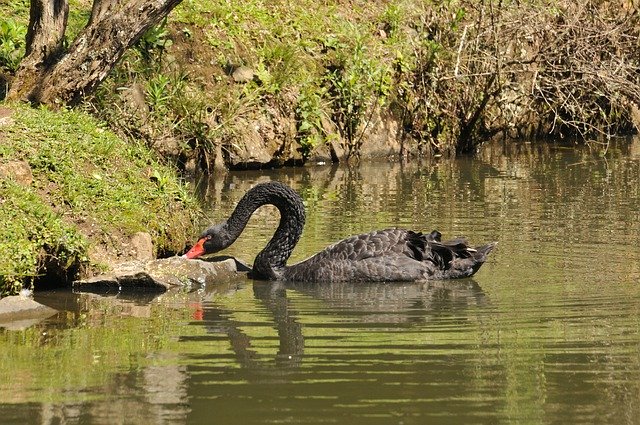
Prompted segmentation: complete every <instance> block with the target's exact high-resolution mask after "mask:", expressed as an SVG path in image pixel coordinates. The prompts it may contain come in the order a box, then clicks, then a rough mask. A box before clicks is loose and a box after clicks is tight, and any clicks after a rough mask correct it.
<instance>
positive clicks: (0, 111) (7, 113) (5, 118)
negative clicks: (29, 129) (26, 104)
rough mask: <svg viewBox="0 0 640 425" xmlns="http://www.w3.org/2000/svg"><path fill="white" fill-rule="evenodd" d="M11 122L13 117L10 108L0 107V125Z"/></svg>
mask: <svg viewBox="0 0 640 425" xmlns="http://www.w3.org/2000/svg"><path fill="white" fill-rule="evenodd" d="M13 122H14V121H13V118H11V109H9V108H4V107H0V127H2V126H4V125H11V124H13Z"/></svg>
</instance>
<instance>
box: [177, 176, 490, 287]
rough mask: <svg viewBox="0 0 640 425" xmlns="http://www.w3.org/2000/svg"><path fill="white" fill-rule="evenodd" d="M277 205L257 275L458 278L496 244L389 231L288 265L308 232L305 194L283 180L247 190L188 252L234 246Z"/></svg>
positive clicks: (375, 279)
mask: <svg viewBox="0 0 640 425" xmlns="http://www.w3.org/2000/svg"><path fill="white" fill-rule="evenodd" d="M266 204H271V205H275V206H276V207H277V208H278V210H279V211H280V224H279V226H278V229H277V230H276V232H275V233H274V235H273V237H272V238H271V240H270V241H269V242H268V243H267V245H266V247H265V248H264V249H263V250H262V251H260V253H259V254H258V255H257V256H256V259H255V262H254V265H253V273H252V277H254V278H257V279H265V280H280V281H291V282H347V281H348V282H386V281H423V280H428V279H453V278H462V277H469V276H472V275H473V274H474V273H475V272H477V271H478V269H479V268H480V266H482V264H483V263H484V262H485V261H486V259H487V254H489V252H491V250H492V249H493V248H494V246H495V243H489V244H486V245H483V246H479V247H475V248H471V247H469V246H468V244H467V242H466V241H465V240H464V239H453V240H450V241H444V242H443V241H441V235H440V232H437V231H433V232H431V233H429V234H423V233H420V232H414V231H411V230H404V229H385V230H378V231H373V232H370V233H364V234H361V235H356V236H351V237H349V238H347V239H344V240H342V241H340V242H337V243H335V244H333V245H331V246H329V247H327V248H326V249H324V250H323V251H320V252H319V253H317V254H315V255H313V256H312V257H310V258H308V259H306V260H304V261H301V262H300V263H297V264H294V265H291V266H287V265H286V262H287V260H288V259H289V257H290V256H291V252H292V251H293V248H294V247H295V245H296V244H297V243H298V240H299V239H300V235H301V234H302V230H303V228H304V221H305V213H304V205H303V203H302V199H301V198H300V196H299V195H298V194H297V193H296V192H295V191H294V190H293V189H291V188H290V187H289V186H287V185H285V184H283V183H279V182H268V183H261V184H258V185H256V186H254V187H253V188H252V189H250V190H249V191H247V193H246V194H245V195H244V197H243V198H242V199H241V200H240V202H238V205H237V206H236V208H235V210H234V211H233V213H232V214H231V216H230V217H229V218H228V219H227V220H226V221H224V222H222V223H219V224H216V225H214V226H211V227H209V228H208V229H206V230H205V231H204V232H203V233H202V235H201V236H200V238H199V240H198V242H197V243H196V244H195V245H194V246H193V247H192V248H191V249H190V250H189V251H188V252H187V253H186V254H185V256H186V257H187V258H197V257H199V256H201V255H204V254H209V253H213V252H218V251H220V250H222V249H224V248H226V247H228V246H230V245H231V244H232V243H233V242H235V240H236V239H237V238H238V236H240V234H241V233H242V231H243V230H244V228H245V226H246V225H247V222H248V221H249V218H250V217H251V215H252V214H253V212H254V211H255V210H256V209H258V208H259V207H261V206H262V205H266Z"/></svg>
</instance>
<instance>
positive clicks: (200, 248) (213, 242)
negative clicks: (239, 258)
mask: <svg viewBox="0 0 640 425" xmlns="http://www.w3.org/2000/svg"><path fill="white" fill-rule="evenodd" d="M231 243H233V241H232V240H231V237H230V236H229V232H228V231H227V223H226V222H225V223H220V224H216V225H214V226H211V227H209V228H208V229H207V230H205V231H204V232H202V234H201V235H200V237H199V238H198V242H196V243H195V245H193V246H192V247H191V249H190V250H189V251H187V253H186V254H184V257H185V258H189V259H193V258H198V257H200V256H202V255H205V254H212V253H214V252H218V251H222V250H223V249H225V248H226V247H228V246H229V245H231Z"/></svg>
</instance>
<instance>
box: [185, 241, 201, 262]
mask: <svg viewBox="0 0 640 425" xmlns="http://www.w3.org/2000/svg"><path fill="white" fill-rule="evenodd" d="M206 240H207V238H201V239H200V240H198V242H196V244H195V245H194V246H192V247H191V249H190V250H189V251H188V252H187V253H186V254H184V256H185V257H187V258H189V259H193V258H198V257H199V256H201V255H202V254H204V253H205V250H204V242H205V241H206Z"/></svg>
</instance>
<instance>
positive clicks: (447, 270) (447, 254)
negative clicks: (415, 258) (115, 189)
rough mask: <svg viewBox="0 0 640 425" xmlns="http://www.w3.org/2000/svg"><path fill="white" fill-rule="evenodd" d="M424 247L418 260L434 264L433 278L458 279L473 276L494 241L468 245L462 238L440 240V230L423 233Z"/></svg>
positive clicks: (494, 244)
mask: <svg viewBox="0 0 640 425" xmlns="http://www.w3.org/2000/svg"><path fill="white" fill-rule="evenodd" d="M422 238H423V240H424V241H425V242H426V243H425V249H424V251H422V253H423V255H422V258H420V260H422V261H425V260H426V261H429V262H431V263H432V264H433V265H434V273H433V275H432V278H434V279H458V278H464V277H470V276H473V275H474V274H475V273H476V272H477V271H478V270H479V269H480V267H481V266H482V264H484V262H485V261H486V260H487V256H488V255H489V253H490V252H491V251H492V250H493V248H495V246H496V244H497V243H496V242H491V243H488V244H486V245H481V246H477V247H473V248H472V247H470V246H469V244H468V242H467V240H466V239H463V238H456V239H451V240H448V241H442V240H441V234H440V232H437V231H435V230H434V231H433V232H431V233H430V234H428V235H424V236H423V237H422Z"/></svg>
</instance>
